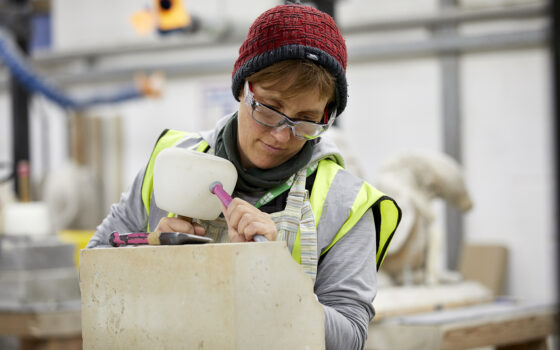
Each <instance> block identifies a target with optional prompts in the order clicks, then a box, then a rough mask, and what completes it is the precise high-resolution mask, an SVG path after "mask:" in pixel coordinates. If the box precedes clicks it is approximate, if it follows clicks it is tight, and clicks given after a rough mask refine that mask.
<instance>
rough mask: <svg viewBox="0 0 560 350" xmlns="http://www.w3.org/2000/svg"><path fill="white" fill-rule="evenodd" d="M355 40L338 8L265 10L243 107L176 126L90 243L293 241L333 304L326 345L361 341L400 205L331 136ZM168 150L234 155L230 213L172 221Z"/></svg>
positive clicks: (251, 42)
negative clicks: (158, 193) (163, 177)
mask: <svg viewBox="0 0 560 350" xmlns="http://www.w3.org/2000/svg"><path fill="white" fill-rule="evenodd" d="M346 59H347V55H346V45H345V42H344V39H343V38H342V35H341V33H340V31H339V30H338V28H337V27H336V24H335V23H334V21H333V20H332V18H331V17H329V16H328V15H326V14H324V13H322V12H320V11H318V10H316V9H314V8H311V7H307V6H303V5H293V4H292V5H281V6H277V7H274V8H272V9H270V10H268V11H266V12H264V13H263V14H262V15H261V16H259V17H258V18H257V19H256V20H255V22H254V23H253V25H252V26H251V28H250V29H249V33H248V36H247V39H246V40H245V42H244V43H243V45H242V46H241V48H240V50H239V58H238V59H237V61H236V63H235V66H234V70H233V79H232V91H233V94H234V96H235V97H236V98H237V99H238V100H239V101H240V104H239V109H238V111H237V112H236V113H234V114H232V115H229V116H226V117H224V118H223V119H222V120H220V121H219V122H218V123H217V125H216V128H215V129H214V130H211V131H206V132H201V133H199V134H193V133H184V132H178V131H173V130H166V131H165V132H164V133H163V134H162V135H161V136H160V138H159V139H158V142H157V143H156V146H155V148H154V151H153V153H152V156H151V158H150V161H149V163H148V166H147V167H146V168H145V169H143V170H142V171H140V173H139V174H138V176H137V177H136V179H135V181H134V183H133V185H132V187H131V188H130V189H129V191H128V192H127V193H126V194H124V195H123V197H122V198H121V201H120V203H118V204H115V205H113V207H112V208H111V212H110V214H109V216H108V217H107V218H106V219H105V220H104V221H103V223H102V224H101V225H100V226H99V227H98V228H97V232H96V233H95V235H94V237H93V238H92V240H91V241H90V243H89V245H88V247H90V248H92V247H96V246H100V245H101V246H102V245H107V243H108V237H109V234H110V233H111V232H113V231H119V232H135V231H143V230H145V231H150V230H151V229H152V228H154V227H155V229H154V231H159V232H167V231H176V232H187V233H194V234H197V235H206V236H210V237H212V238H214V240H215V241H218V242H227V241H229V242H246V241H252V240H253V237H254V235H255V234H262V235H264V236H265V237H266V238H267V239H268V240H284V241H286V242H287V246H288V248H289V250H290V252H291V253H292V256H293V258H294V259H295V260H296V261H297V262H298V263H300V264H301V265H302V268H303V270H304V272H305V273H307V274H308V275H309V276H310V277H311V278H312V279H313V280H314V281H315V284H314V292H315V294H316V295H317V298H318V300H319V301H320V302H321V303H322V304H323V305H324V311H325V335H326V345H327V349H361V348H363V346H364V343H365V340H366V338H367V332H368V324H369V322H370V321H371V319H372V318H373V316H374V310H373V306H372V301H373V298H374V296H375V292H376V283H375V273H376V268H379V266H380V264H381V262H382V261H383V257H384V255H385V251H386V249H387V246H388V244H389V242H390V239H391V237H392V234H393V232H394V231H395V229H396V226H397V225H398V221H399V220H400V210H399V209H398V207H397V206H396V204H395V203H394V201H392V200H391V199H390V198H388V197H386V196H384V195H383V194H382V193H380V192H379V191H377V190H376V189H374V188H373V187H372V186H371V185H369V184H367V183H365V182H364V181H362V180H360V179H358V178H357V177H355V176H353V175H352V174H350V173H348V172H347V171H345V170H344V169H343V168H342V167H343V160H342V157H341V156H340V154H339V152H338V150H337V148H336V146H335V145H334V144H333V143H332V142H331V141H329V140H328V138H327V137H325V136H324V132H325V131H326V130H327V129H328V128H329V126H331V125H332V123H333V122H334V120H335V118H336V117H338V116H339V115H340V114H341V113H342V111H343V110H344V109H345V107H346V99H347V84H346V76H345V71H346ZM167 147H183V148H190V149H195V150H198V151H201V152H208V153H214V154H216V155H218V156H220V157H223V158H226V159H228V160H230V161H231V162H232V163H233V164H234V165H235V167H236V168H237V172H238V181H237V184H236V187H235V190H234V193H233V197H234V199H233V201H232V202H231V204H230V206H229V207H228V208H227V209H225V208H223V210H224V212H223V216H224V217H223V218H219V219H217V220H213V221H211V222H207V221H201V220H196V218H193V219H194V221H192V222H191V220H185V218H175V217H167V216H168V213H167V212H165V211H164V210H162V209H160V208H158V207H157V204H156V200H155V198H154V197H153V191H152V176H153V164H154V160H155V158H156V157H157V155H158V154H159V152H160V151H161V150H163V149H165V148H167Z"/></svg>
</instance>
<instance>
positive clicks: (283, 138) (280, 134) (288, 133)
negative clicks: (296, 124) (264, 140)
mask: <svg viewBox="0 0 560 350" xmlns="http://www.w3.org/2000/svg"><path fill="white" fill-rule="evenodd" d="M270 133H271V134H272V136H274V138H275V139H276V140H277V141H278V142H288V141H289V140H290V138H291V137H292V129H291V128H290V127H289V126H288V125H286V124H284V125H282V126H280V127H278V128H274V129H272V130H271V131H270Z"/></svg>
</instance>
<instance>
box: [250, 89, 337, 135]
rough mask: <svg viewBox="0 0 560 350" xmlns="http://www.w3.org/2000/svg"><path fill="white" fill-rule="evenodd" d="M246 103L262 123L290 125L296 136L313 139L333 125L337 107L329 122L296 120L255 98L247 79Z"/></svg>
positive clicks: (265, 124) (277, 126) (264, 124)
mask: <svg viewBox="0 0 560 350" xmlns="http://www.w3.org/2000/svg"><path fill="white" fill-rule="evenodd" d="M245 104H246V105H247V106H248V107H250V108H251V117H252V118H253V120H254V121H256V122H257V123H259V124H260V125H263V126H267V127H270V128H285V127H290V129H291V130H292V133H293V134H294V136H295V137H297V138H299V139H302V140H312V139H314V138H317V137H319V136H321V134H323V133H324V132H325V131H327V129H328V128H329V127H330V126H331V125H332V123H333V122H334V119H335V117H336V109H334V110H333V111H329V123H328V124H320V123H313V122H307V121H294V120H292V119H290V118H289V117H288V116H286V115H284V114H283V113H280V112H278V111H276V110H275V109H274V108H272V107H269V106H267V105H264V104H262V103H260V102H258V101H257V100H255V95H254V94H253V92H252V91H251V89H250V87H249V83H248V82H247V81H245Z"/></svg>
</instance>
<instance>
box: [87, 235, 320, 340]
mask: <svg viewBox="0 0 560 350" xmlns="http://www.w3.org/2000/svg"><path fill="white" fill-rule="evenodd" d="M80 254H81V257H80V261H81V264H80V287H81V292H82V337H83V344H84V349H243V350H245V349H267V350H273V349H282V350H283V349H324V347H325V345H324V341H325V335H324V314H323V307H322V306H321V304H319V302H318V301H317V300H316V298H315V296H314V294H313V283H312V281H311V279H310V278H309V277H308V276H306V275H305V274H304V273H303V271H302V269H301V267H300V266H299V265H298V264H297V263H295V262H294V261H293V259H292V258H291V256H290V254H289V252H288V250H287V248H286V245H285V243H284V242H264V243H238V244H206V245H184V246H144V247H127V248H103V249H91V250H82V251H81V253H80Z"/></svg>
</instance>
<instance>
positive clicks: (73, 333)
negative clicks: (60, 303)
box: [0, 309, 82, 350]
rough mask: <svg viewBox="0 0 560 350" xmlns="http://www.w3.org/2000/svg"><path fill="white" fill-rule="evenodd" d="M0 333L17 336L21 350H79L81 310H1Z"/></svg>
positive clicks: (80, 341)
mask: <svg viewBox="0 0 560 350" xmlns="http://www.w3.org/2000/svg"><path fill="white" fill-rule="evenodd" d="M0 335H9V336H15V337H18V338H19V339H20V345H21V350H31V349H57V350H80V349H82V329H81V310H80V309H74V310H65V311H22V312H17V311H12V310H0Z"/></svg>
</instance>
